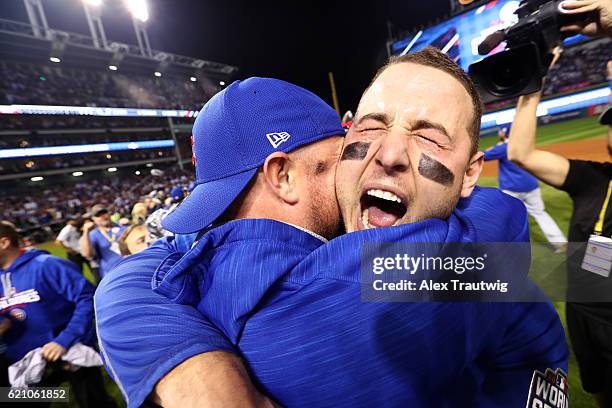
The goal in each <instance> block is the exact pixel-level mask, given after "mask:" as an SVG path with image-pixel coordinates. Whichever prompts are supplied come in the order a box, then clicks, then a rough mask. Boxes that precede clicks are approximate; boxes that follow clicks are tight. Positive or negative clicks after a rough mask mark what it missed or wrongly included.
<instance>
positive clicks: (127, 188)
mask: <svg viewBox="0 0 612 408" xmlns="http://www.w3.org/2000/svg"><path fill="white" fill-rule="evenodd" d="M150 173H151V174H148V175H144V174H143V175H141V176H137V175H135V174H132V175H122V176H121V177H108V178H106V179H105V180H102V179H93V180H87V181H86V182H77V183H74V182H73V183H67V184H55V185H52V186H49V187H45V189H44V190H43V191H40V189H31V190H29V191H24V190H20V191H15V192H14V193H12V194H7V195H5V196H4V197H3V198H2V209H1V213H0V219H2V220H5V221H9V222H11V223H13V224H14V225H15V226H16V227H17V230H18V231H20V232H21V233H22V235H28V233H31V232H34V231H37V230H38V231H39V232H41V231H42V232H43V234H44V236H45V237H46V238H49V237H53V232H57V227H58V226H62V225H63V224H64V223H65V222H66V221H67V220H69V219H71V218H75V217H79V216H83V215H84V214H86V213H87V212H88V211H90V209H91V207H93V206H94V205H104V206H105V207H106V208H108V210H109V211H110V213H111V214H113V215H115V214H116V217H119V218H124V217H129V216H130V213H131V211H132V207H133V206H134V204H136V203H137V202H139V201H144V200H146V203H147V205H148V206H149V210H151V211H153V210H155V209H158V208H161V207H163V205H164V201H165V199H166V198H167V197H168V196H169V194H170V191H171V190H172V189H173V188H175V187H177V186H180V187H182V188H185V189H188V188H189V186H190V183H191V182H192V180H193V179H194V175H193V172H192V171H191V170H190V169H187V170H180V169H179V168H178V166H175V167H169V168H166V169H164V170H159V169H154V170H152V171H150Z"/></svg>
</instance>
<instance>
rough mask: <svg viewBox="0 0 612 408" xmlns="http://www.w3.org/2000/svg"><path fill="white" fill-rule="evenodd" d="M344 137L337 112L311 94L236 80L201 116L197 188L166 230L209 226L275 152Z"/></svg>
mask: <svg viewBox="0 0 612 408" xmlns="http://www.w3.org/2000/svg"><path fill="white" fill-rule="evenodd" d="M344 134H345V131H344V129H343V128H342V125H341V123H340V118H339V117H338V114H337V113H336V111H335V110H334V109H332V108H331V107H330V106H329V105H327V104H326V103H325V102H324V101H323V100H322V99H321V98H319V97H318V96H316V95H315V94H313V93H312V92H310V91H307V90H305V89H303V88H300V87H299V86H296V85H293V84H290V83H288V82H285V81H281V80H278V79H271V78H249V79H246V80H244V81H235V82H234V83H232V84H231V85H230V86H228V87H227V88H225V89H224V90H223V91H222V92H219V93H217V94H216V95H215V96H213V97H212V98H211V99H210V100H209V101H208V102H207V103H206V105H204V107H203V108H202V110H201V111H200V113H199V114H198V117H197V119H196V121H195V123H194V125H193V136H192V137H193V140H192V143H193V161H194V163H195V168H196V186H195V188H194V189H193V191H192V192H191V194H190V195H189V196H188V197H187V198H186V199H185V200H183V202H182V203H181V204H180V205H179V206H178V207H177V208H176V209H175V210H174V211H173V212H172V213H170V214H169V215H168V216H167V217H166V218H165V219H164V220H163V221H162V225H163V227H164V228H165V229H167V230H169V231H172V232H174V233H177V234H190V233H193V232H196V231H199V230H201V229H203V228H206V227H208V226H209V225H211V224H212V223H213V222H214V221H215V220H216V219H217V218H219V216H220V215H221V214H223V212H224V211H225V210H226V209H227V208H228V207H229V206H230V205H231V204H232V202H233V201H234V200H235V199H236V197H238V195H239V194H240V193H241V192H242V190H244V188H245V187H246V186H247V185H248V184H249V182H250V181H251V179H253V176H255V174H256V173H257V170H258V168H259V167H260V166H262V165H263V164H264V162H265V160H266V158H267V157H268V156H269V155H270V154H272V153H274V152H279V151H280V152H290V151H292V150H295V149H297V148H298V147H300V146H304V145H307V144H310V143H313V142H316V141H317V140H321V139H324V138H327V137H331V136H338V135H344Z"/></svg>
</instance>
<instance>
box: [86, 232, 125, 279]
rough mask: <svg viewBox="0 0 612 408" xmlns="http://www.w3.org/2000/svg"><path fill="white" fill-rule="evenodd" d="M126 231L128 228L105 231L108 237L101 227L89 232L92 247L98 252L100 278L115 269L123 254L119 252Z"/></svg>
mask: <svg viewBox="0 0 612 408" xmlns="http://www.w3.org/2000/svg"><path fill="white" fill-rule="evenodd" d="M125 230H126V227H112V228H108V229H107V230H105V232H106V235H107V236H108V238H107V237H106V236H104V234H102V232H100V227H98V228H96V229H94V230H93V231H90V232H89V241H90V243H91V247H92V248H93V249H94V251H96V256H97V259H98V262H99V263H100V276H101V277H104V275H106V273H107V272H108V271H110V270H111V269H113V268H114V267H115V266H116V265H117V264H118V263H119V261H121V254H120V253H119V252H118V251H119V238H121V234H123V231H125Z"/></svg>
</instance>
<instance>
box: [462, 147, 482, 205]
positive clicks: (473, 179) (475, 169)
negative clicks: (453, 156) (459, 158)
mask: <svg viewBox="0 0 612 408" xmlns="http://www.w3.org/2000/svg"><path fill="white" fill-rule="evenodd" d="M483 164H484V153H483V152H476V153H475V154H474V155H473V156H472V157H471V158H470V162H469V163H468V167H467V169H466V170H465V174H464V175H463V185H462V186H461V197H462V198H466V197H469V196H470V194H472V191H474V187H476V183H477V182H478V178H479V177H480V173H481V172H482V166H483Z"/></svg>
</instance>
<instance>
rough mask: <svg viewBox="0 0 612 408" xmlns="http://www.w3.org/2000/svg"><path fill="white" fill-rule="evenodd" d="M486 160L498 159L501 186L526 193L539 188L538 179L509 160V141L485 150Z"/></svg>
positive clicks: (504, 188)
mask: <svg viewBox="0 0 612 408" xmlns="http://www.w3.org/2000/svg"><path fill="white" fill-rule="evenodd" d="M484 159H485V161H490V160H498V163H499V164H498V168H499V188H501V189H502V190H509V191H513V192H515V193H526V192H528V191H532V190H535V189H536V188H538V179H536V178H535V177H534V176H532V175H531V174H530V173H528V172H527V171H525V170H523V169H522V168H520V167H519V166H518V165H517V164H516V163H514V162H512V161H510V160H508V143H507V142H506V143H499V144H496V145H495V146H493V147H491V148H490V149H487V150H485V151H484Z"/></svg>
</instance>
